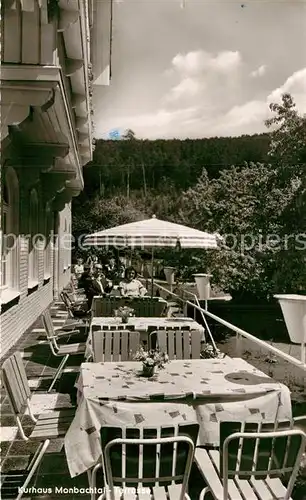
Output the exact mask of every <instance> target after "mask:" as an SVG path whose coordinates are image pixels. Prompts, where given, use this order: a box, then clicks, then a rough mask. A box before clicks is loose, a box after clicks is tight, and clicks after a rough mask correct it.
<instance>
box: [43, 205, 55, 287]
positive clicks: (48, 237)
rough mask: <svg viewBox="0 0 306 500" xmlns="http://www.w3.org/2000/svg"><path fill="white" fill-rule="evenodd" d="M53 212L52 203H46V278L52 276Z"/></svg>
mask: <svg viewBox="0 0 306 500" xmlns="http://www.w3.org/2000/svg"><path fill="white" fill-rule="evenodd" d="M52 226H53V213H52V211H51V208H50V203H47V204H46V211H45V238H46V239H45V249H44V278H49V277H50V276H51V255H52V237H53V231H52Z"/></svg>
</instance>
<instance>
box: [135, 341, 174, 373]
mask: <svg viewBox="0 0 306 500" xmlns="http://www.w3.org/2000/svg"><path fill="white" fill-rule="evenodd" d="M134 359H135V361H142V375H143V376H144V377H153V375H154V372H155V367H157V368H159V369H163V368H164V366H165V364H166V363H168V361H169V357H168V355H167V354H166V353H164V352H163V353H162V352H160V351H159V350H158V349H150V350H149V351H146V350H145V349H144V348H143V347H140V348H139V350H138V351H137V352H136V355H135V357H134Z"/></svg>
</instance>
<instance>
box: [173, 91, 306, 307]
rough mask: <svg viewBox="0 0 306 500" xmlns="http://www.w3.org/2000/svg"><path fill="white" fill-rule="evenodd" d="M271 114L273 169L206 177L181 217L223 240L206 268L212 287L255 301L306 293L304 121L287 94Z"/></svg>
mask: <svg viewBox="0 0 306 500" xmlns="http://www.w3.org/2000/svg"><path fill="white" fill-rule="evenodd" d="M270 108H271V110H272V111H273V112H276V116H274V117H273V118H272V119H270V120H269V121H268V125H269V126H272V125H274V126H275V129H274V130H273V132H271V136H270V137H271V145H270V149H269V155H270V158H271V160H272V161H273V163H272V165H265V164H254V163H249V164H246V165H245V166H244V167H242V168H237V167H232V168H231V169H227V170H225V171H222V172H221V174H220V176H219V178H217V179H213V180H211V179H209V177H208V175H207V172H205V171H204V172H203V174H202V176H201V177H200V179H199V181H198V182H197V184H196V185H195V186H194V187H192V188H190V189H189V190H187V192H186V193H185V194H184V196H183V200H182V211H181V215H182V217H183V219H184V220H185V222H186V223H188V221H189V223H191V224H192V225H194V226H195V227H198V228H199V229H204V230H205V229H206V230H210V231H218V232H219V233H220V234H221V235H223V236H224V237H225V242H224V245H223V247H222V249H221V250H220V251H219V252H215V253H211V254H210V259H209V262H207V265H208V266H209V269H208V270H209V271H211V272H212V274H213V275H214V280H215V281H216V283H217V284H218V285H219V286H220V287H222V288H223V289H228V290H230V291H231V293H232V294H233V295H238V296H240V297H241V296H242V295H244V296H245V297H246V296H248V297H250V295H251V296H253V297H254V298H255V297H256V298H257V299H258V298H260V297H262V298H266V297H267V296H272V295H273V293H275V292H287V293H289V292H299V291H300V290H303V289H304V290H305V288H306V286H305V283H306V260H305V250H306V234H305V228H306V193H305V180H306V169H305V163H303V161H304V155H305V144H306V142H305V140H304V138H305V117H302V116H300V115H299V114H298V113H297V111H296V110H295V104H294V103H293V100H292V98H291V96H289V95H287V94H286V95H284V96H283V103H282V105H279V104H272V105H271V106H270ZM200 270H202V269H201V268H199V271H200Z"/></svg>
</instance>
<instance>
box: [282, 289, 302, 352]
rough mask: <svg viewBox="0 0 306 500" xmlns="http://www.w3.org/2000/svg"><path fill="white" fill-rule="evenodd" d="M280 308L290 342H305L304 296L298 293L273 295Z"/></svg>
mask: <svg viewBox="0 0 306 500" xmlns="http://www.w3.org/2000/svg"><path fill="white" fill-rule="evenodd" d="M274 297H275V298H276V299H278V301H279V303H280V306H281V308H282V312H283V316H284V319H285V322H286V326H287V330H288V333H289V336H290V340H291V342H293V343H295V344H303V343H306V296H305V295H298V294H287V295H285V294H284V295H274Z"/></svg>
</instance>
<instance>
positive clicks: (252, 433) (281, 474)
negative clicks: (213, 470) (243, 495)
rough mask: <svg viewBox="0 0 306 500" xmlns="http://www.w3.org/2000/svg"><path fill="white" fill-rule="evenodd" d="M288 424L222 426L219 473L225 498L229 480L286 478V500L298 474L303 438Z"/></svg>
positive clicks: (227, 423) (232, 423)
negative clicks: (236, 478) (235, 478)
mask: <svg viewBox="0 0 306 500" xmlns="http://www.w3.org/2000/svg"><path fill="white" fill-rule="evenodd" d="M293 425H294V423H293V421H292V422H289V421H283V422H275V423H264V422H259V423H251V422H246V423H245V422H221V423H220V450H221V453H220V472H221V476H222V477H223V480H224V481H223V484H224V498H227V493H228V490H227V489H228V480H229V479H233V478H234V477H238V478H239V479H251V478H254V479H255V480H257V479H266V478H267V477H269V478H285V479H286V482H287V492H286V494H285V495H284V496H282V498H284V499H285V500H286V499H289V498H290V496H291V492H292V489H293V486H294V483H295V479H296V476H297V474H298V470H299V466H300V463H301V459H302V455H303V452H304V451H305V446H306V435H305V434H304V433H303V432H302V431H301V430H299V429H294V430H293V429H292V427H293Z"/></svg>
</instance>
